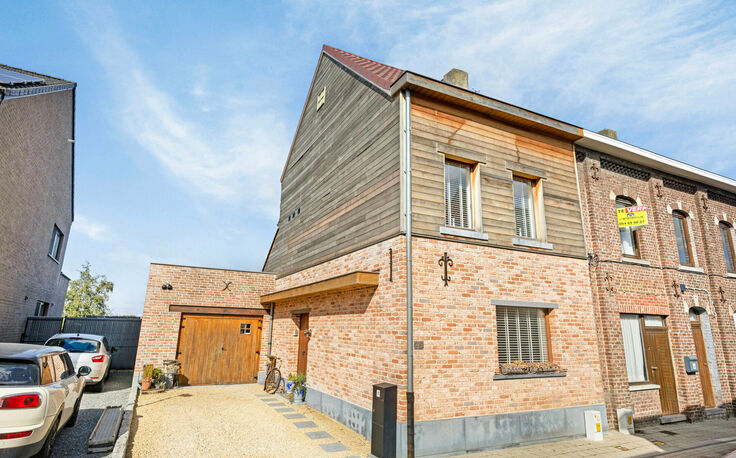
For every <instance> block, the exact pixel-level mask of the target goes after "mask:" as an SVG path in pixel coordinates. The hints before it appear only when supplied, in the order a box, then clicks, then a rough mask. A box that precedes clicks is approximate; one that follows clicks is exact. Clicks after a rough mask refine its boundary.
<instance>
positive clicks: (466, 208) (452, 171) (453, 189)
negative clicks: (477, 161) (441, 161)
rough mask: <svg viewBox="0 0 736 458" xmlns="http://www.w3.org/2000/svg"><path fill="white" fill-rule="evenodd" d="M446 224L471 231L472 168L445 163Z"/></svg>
mask: <svg viewBox="0 0 736 458" xmlns="http://www.w3.org/2000/svg"><path fill="white" fill-rule="evenodd" d="M445 224H446V225H448V226H455V227H462V228H465V229H470V228H471V227H472V220H471V212H470V166H467V165H464V164H459V163H455V162H445Z"/></svg>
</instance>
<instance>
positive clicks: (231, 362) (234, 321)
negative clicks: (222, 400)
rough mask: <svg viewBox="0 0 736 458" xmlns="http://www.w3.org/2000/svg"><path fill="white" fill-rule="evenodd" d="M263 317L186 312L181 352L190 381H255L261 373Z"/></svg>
mask: <svg viewBox="0 0 736 458" xmlns="http://www.w3.org/2000/svg"><path fill="white" fill-rule="evenodd" d="M261 327H262V318H261V317H248V316H221V315H194V314H186V313H185V314H183V315H182V321H181V329H180V331H179V354H178V359H179V362H181V374H182V378H183V380H182V381H183V382H184V383H185V384H189V385H220V384H228V383H253V382H255V381H256V379H257V377H258V354H259V352H260V349H261Z"/></svg>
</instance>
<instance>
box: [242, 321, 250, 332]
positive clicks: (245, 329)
mask: <svg viewBox="0 0 736 458" xmlns="http://www.w3.org/2000/svg"><path fill="white" fill-rule="evenodd" d="M240 333H241V334H250V323H240Z"/></svg>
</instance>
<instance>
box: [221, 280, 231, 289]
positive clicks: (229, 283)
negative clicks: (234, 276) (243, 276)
mask: <svg viewBox="0 0 736 458" xmlns="http://www.w3.org/2000/svg"><path fill="white" fill-rule="evenodd" d="M222 282H223V283H224V284H225V287H224V288H222V291H232V290H231V289H230V285H232V284H233V282H231V281H225V280H223V281H222Z"/></svg>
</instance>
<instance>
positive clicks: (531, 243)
mask: <svg viewBox="0 0 736 458" xmlns="http://www.w3.org/2000/svg"><path fill="white" fill-rule="evenodd" d="M511 243H513V244H514V245H517V246H525V247H529V248H541V249H542V250H553V249H554V245H552V244H551V243H547V242H542V241H540V240H533V239H520V238H518V237H514V238H513V239H511Z"/></svg>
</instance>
